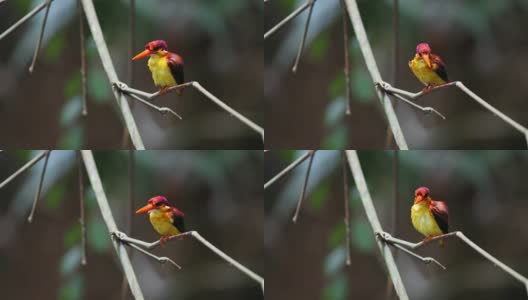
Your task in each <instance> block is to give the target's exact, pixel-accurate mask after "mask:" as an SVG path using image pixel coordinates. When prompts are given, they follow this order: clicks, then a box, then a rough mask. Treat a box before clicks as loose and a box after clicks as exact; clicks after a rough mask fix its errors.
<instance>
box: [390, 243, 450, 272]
mask: <svg viewBox="0 0 528 300" xmlns="http://www.w3.org/2000/svg"><path fill="white" fill-rule="evenodd" d="M391 246H394V247H396V248H398V249H400V250H401V251H403V252H404V253H407V254H409V255H410V256H412V257H415V258H417V259H419V260H420V261H422V262H423V263H424V264H426V265H427V264H430V263H435V264H436V265H438V266H439V267H440V268H442V269H444V270H446V267H445V266H444V265H442V264H441V263H439V262H438V261H437V260H436V259H434V258H432V257H429V256H428V257H423V256H421V255H418V254H416V253H415V252H413V251H411V250H409V249H407V248H405V247H403V246H402V245H398V244H392V245H391Z"/></svg>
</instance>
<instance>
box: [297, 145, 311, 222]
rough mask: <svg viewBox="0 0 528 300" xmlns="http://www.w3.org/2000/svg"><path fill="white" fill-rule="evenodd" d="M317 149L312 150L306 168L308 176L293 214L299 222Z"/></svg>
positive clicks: (305, 178)
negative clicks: (298, 218)
mask: <svg viewBox="0 0 528 300" xmlns="http://www.w3.org/2000/svg"><path fill="white" fill-rule="evenodd" d="M316 152H317V151H315V150H313V151H310V160H309V161H308V169H306V176H305V177H304V182H303V186H302V190H301V195H300V196H299V201H297V208H296V209H295V213H294V214H293V218H292V222H293V223H297V217H299V211H300V210H301V204H302V202H303V200H304V197H305V194H306V187H307V186H308V179H309V178H310V171H311V170H312V163H313V160H314V157H315V153H316Z"/></svg>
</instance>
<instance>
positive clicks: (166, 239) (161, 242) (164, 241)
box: [160, 235, 171, 247]
mask: <svg viewBox="0 0 528 300" xmlns="http://www.w3.org/2000/svg"><path fill="white" fill-rule="evenodd" d="M170 237H171V235H164V236H162V237H161V238H160V245H161V246H162V247H163V246H165V243H167V241H168V240H169V239H170Z"/></svg>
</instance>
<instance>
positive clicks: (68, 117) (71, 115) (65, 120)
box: [60, 96, 82, 149]
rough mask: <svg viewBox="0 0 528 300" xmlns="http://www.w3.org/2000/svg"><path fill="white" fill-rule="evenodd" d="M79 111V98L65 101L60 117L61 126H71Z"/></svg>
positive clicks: (80, 107)
mask: <svg viewBox="0 0 528 300" xmlns="http://www.w3.org/2000/svg"><path fill="white" fill-rule="evenodd" d="M81 109H82V104H81V97H80V96H74V97H72V98H70V99H69V100H68V101H66V103H65V104H64V105H63V106H62V111H61V115H60V124H61V126H62V127H63V128H65V127H68V126H70V125H72V123H73V122H74V121H75V120H77V118H78V117H79V116H80V115H81ZM67 149H71V148H67Z"/></svg>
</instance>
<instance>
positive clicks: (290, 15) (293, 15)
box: [264, 0, 312, 39]
mask: <svg viewBox="0 0 528 300" xmlns="http://www.w3.org/2000/svg"><path fill="white" fill-rule="evenodd" d="M311 2H312V0H308V1H306V2H305V3H304V4H303V5H301V6H299V8H297V9H296V10H294V11H293V12H292V13H291V14H289V15H288V16H287V17H286V18H284V19H282V21H280V22H279V23H277V24H276V25H275V26H273V27H272V28H271V29H270V30H268V31H267V32H266V33H264V39H267V38H268V37H269V36H271V35H272V34H273V33H274V32H275V31H277V30H279V29H280V28H282V26H284V25H286V24H287V23H288V22H290V21H291V20H293V19H295V17H297V16H298V15H299V14H300V13H302V12H303V11H304V10H305V9H307V8H308V7H310V3H311Z"/></svg>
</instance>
